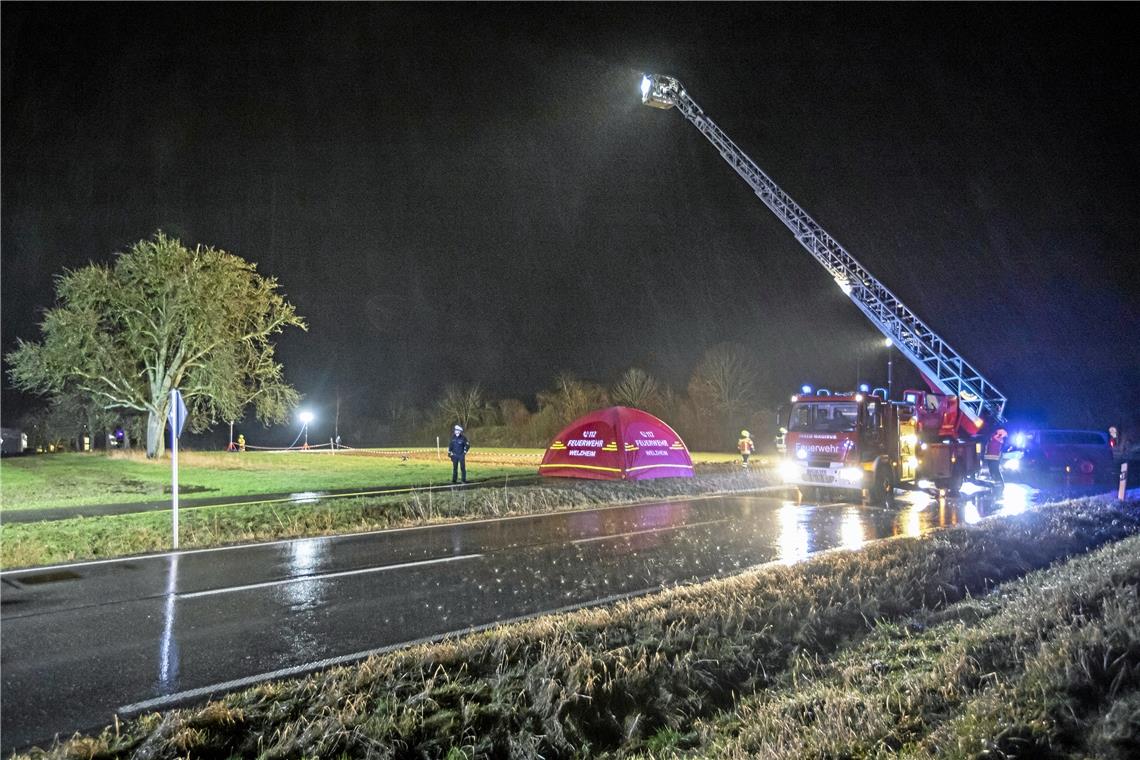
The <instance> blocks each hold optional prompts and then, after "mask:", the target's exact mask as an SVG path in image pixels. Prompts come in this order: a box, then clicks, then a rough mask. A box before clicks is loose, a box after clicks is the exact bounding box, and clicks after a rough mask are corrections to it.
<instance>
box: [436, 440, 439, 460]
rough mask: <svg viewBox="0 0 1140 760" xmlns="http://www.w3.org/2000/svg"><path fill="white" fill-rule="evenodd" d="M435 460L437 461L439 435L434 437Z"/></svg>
mask: <svg viewBox="0 0 1140 760" xmlns="http://www.w3.org/2000/svg"><path fill="white" fill-rule="evenodd" d="M435 461H437V462H438V461H439V436H438V435H437V436H436V437H435Z"/></svg>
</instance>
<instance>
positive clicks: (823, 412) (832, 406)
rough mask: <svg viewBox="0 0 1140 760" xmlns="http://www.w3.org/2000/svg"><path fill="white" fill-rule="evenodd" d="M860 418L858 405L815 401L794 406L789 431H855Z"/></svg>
mask: <svg viewBox="0 0 1140 760" xmlns="http://www.w3.org/2000/svg"><path fill="white" fill-rule="evenodd" d="M858 417H859V408H858V406H857V405H856V404H854V403H852V402H850V401H847V402H843V401H813V402H810V403H798V404H793V405H792V413H791V418H790V419H789V420H788V430H799V431H803V432H814V433H840V432H849V431H852V430H854V429H855V422H856V420H857V419H858Z"/></svg>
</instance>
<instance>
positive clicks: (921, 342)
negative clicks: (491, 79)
mask: <svg viewBox="0 0 1140 760" xmlns="http://www.w3.org/2000/svg"><path fill="white" fill-rule="evenodd" d="M641 101H642V102H643V103H644V104H645V105H648V106H652V107H654V108H661V109H669V108H676V109H677V110H678V111H679V112H680V113H681V115H683V116H684V117H685V118H686V119H687V120H688V121H689V122H690V123H691V124H692V125H693V126H695V127H696V128H697V129H698V130H699V131H700V132H701V134H703V135H704V136H705V137H706V138H707V139H708V140H709V142H711V143H712V144H713V146H714V147H715V148H716V149H717V151H718V152H719V153H720V155H721V157H722V158H723V159H724V160H725V161H726V162H727V163H728V164H729V166H731V167H732V168H733V170H734V171H736V173H737V174H739V175H740V177H741V178H742V179H743V180H744V181H745V182H747V183H748V186H749V187H751V188H752V190H753V192H755V193H756V196H757V197H758V198H760V200H761V201H763V202H764V205H765V206H767V207H768V209H769V210H770V211H771V212H772V213H773V214H775V215H776V218H777V219H779V220H780V221H781V222H783V224H784V225H785V226H786V227H787V228H788V229H789V230H790V231H791V232H792V234H793V235H794V236H795V238H796V240H797V241H799V243H800V245H802V246H803V247H804V249H805V250H807V252H808V253H810V254H811V255H812V257H814V258H815V260H816V261H818V262H819V264H820V265H821V266H823V268H824V269H826V270H827V272H828V274H829V275H831V277H832V278H833V279H834V280H835V283H836V284H837V285H838V286H839V287H840V289H841V290H842V291H843V292H844V293H845V294H846V295H847V296H848V297H849V298H850V299H851V301H852V302H853V303H854V304H855V305H856V306H857V307H858V308H859V310H860V311H861V312H863V314H864V316H866V317H867V318H868V319H869V320H871V323H872V324H874V325H875V327H877V328H878V329H879V330H880V331H881V332H882V333H883V335H885V336H886V337H887V339H888V340H889V341H890V343H891V346H892V347H893V348H894V349H896V350H898V351H899V352H900V353H901V354H902V355H903V356H905V357H906V358H907V359H908V360H910V362H911V363H912V364H914V366H915V367H917V368H918V371H919V373H920V374H921V375H922V378H923V379H924V380H925V381H926V383H927V384H928V385H929V386H930V389H931V390H930V392H927V391H907V392H906V393H905V394H904V395H903V399H902V400H901V401H899V400H888V399H887V395H888V394H887V393H886V392H882V393H876V394H871V393H843V394H830V393H829V394H823V393H822V392H820V391H816V392H815V393H814V394H812V393H810V392H805V393H804V395H803V396H797V397H795V398H793V400H792V408H791V411H790V414H791V416H790V418H789V420H788V424H787V432H786V434H785V441H784V443H785V448H786V460H785V462H784V463H783V469H784V473H785V477H786V478H787V482H789V483H792V484H796V485H805V486H806V485H812V486H822V487H827V488H852V489H867V490H869V491H872V492H874V493H876V494H877V495H879V496H889V495H890V493H891V492H892V491H893V486H895V485H901V484H905V483H918V482H921V481H923V480H929V481H931V482H932V483H933V484H935V485H938V486H940V487H944V488H949V489H951V490H957V488H958V487H959V486H960V485H961V484H962V482H963V481H964V480H965V479H966V478H968V477H972V476H973V475H974V474H975V473H976V472H977V469H978V464H979V460H980V459H981V452H980V450H979V444H978V443H977V442H976V440H975V437H976V436H978V435H979V433H980V431H981V430H982V427H983V425H984V424H985V420H986V419H987V418H989V419H992V420H994V421H995V422H999V421H1001V420H1002V418H1003V416H1004V414H1003V413H1004V411H1005V402H1006V398H1005V396H1004V395H1002V394H1001V393H999V392H998V390H997V388H995V387H994V386H993V385H992V384H991V383H990V382H989V381H988V380H986V379H985V378H984V377H983V376H982V374H981V373H980V372H979V371H978V370H976V369H975V368H974V367H972V366H971V365H970V364H969V363H968V362H967V361H966V360H965V359H964V358H963V357H962V356H961V355H960V354H959V353H958V352H957V351H955V350H954V349H952V348H951V347H950V346H949V345H948V344H947V343H946V341H945V340H943V339H942V337H941V336H939V335H938V334H937V333H935V332H934V330H932V329H930V327H929V326H928V325H927V324H926V323H925V322H923V321H922V320H921V319H919V318H918V316H917V315H916V314H915V313H914V312H913V311H911V310H910V309H909V308H907V307H906V306H905V305H904V304H903V303H902V301H900V300H899V299H898V297H897V296H895V294H894V293H892V292H891V291H890V290H889V289H888V288H887V287H886V286H885V285H884V284H883V283H881V282H880V281H879V280H878V279H876V278H875V276H874V275H872V274H871V273H870V272H869V271H867V269H866V268H865V267H864V266H863V265H862V264H860V263H859V262H858V261H857V260H856V259H855V257H854V256H852V255H851V254H850V253H848V252H847V250H846V249H845V248H844V247H843V246H842V245H840V244H839V243H838V242H837V241H836V240H835V238H833V237H831V235H829V234H828V233H827V231H826V230H824V229H823V228H822V227H821V226H820V225H819V224H818V223H816V221H815V220H814V219H812V218H811V216H809V215H808V213H807V212H806V211H804V210H803V209H802V208H800V206H799V205H797V204H796V202H795V201H794V200H792V198H791V196H789V195H788V194H787V193H786V192H784V191H783V190H782V189H780V187H779V186H778V185H777V184H776V183H775V182H774V181H773V180H772V179H771V178H770V177H769V176H768V175H767V174H765V173H764V172H763V171H761V170H760V168H759V167H758V166H757V165H756V164H755V163H754V162H753V161H752V159H750V158H749V157H748V156H747V155H745V153H744V151H742V150H741V149H740V148H738V147H737V146H736V144H735V143H733V142H732V140H730V139H729V138H728V135H726V134H725V133H724V132H723V131H722V130H721V129H720V127H718V126H717V125H716V124H715V123H714V122H713V120H712V119H710V118H709V117H708V116H707V115H706V114H705V112H704V111H702V110H701V108H700V106H698V105H697V104H696V103H695V102H694V101H693V99H692V98H690V97H689V94H688V93H687V92H686V91H685V88H684V87H683V86H682V85H681V83H680V82H679V81H677V80H676V79H674V78H673V77H669V76H662V75H659V74H647V75H645V76H644V77H643V78H642V81H641Z"/></svg>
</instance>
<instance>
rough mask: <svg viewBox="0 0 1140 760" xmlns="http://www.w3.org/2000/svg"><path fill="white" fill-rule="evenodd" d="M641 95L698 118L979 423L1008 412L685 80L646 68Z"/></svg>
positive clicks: (858, 300) (770, 203)
mask: <svg viewBox="0 0 1140 760" xmlns="http://www.w3.org/2000/svg"><path fill="white" fill-rule="evenodd" d="M641 100H642V102H643V103H645V105H648V106H652V107H654V108H662V109H668V108H673V107H675V108H676V109H677V110H678V111H680V112H681V114H682V115H683V116H684V117H685V118H686V119H688V120H689V121H690V122H692V124H693V126H695V127H696V128H697V129H698V130H700V132H701V134H703V135H704V136H705V137H707V138H708V140H709V142H711V143H712V144H713V146H714V147H716V149H717V151H719V152H720V155H721V157H722V158H723V159H724V160H725V161H727V162H728V164H729V166H731V167H732V168H733V169H735V170H736V173H737V174H739V175H740V176H741V177H742V178H743V179H744V181H745V182H747V183H748V185H749V187H751V188H752V190H753V191H754V192H755V193H756V195H757V196H758V197H759V198H760V200H762V201H764V205H765V206H767V207H768V208H769V209H771V211H772V213H774V214H775V215H776V217H777V218H778V219H779V220H780V221H781V222H783V223H784V224H785V225H786V226H787V228H788V229H789V230H791V231H792V234H793V235H795V236H796V240H798V241H800V245H802V246H803V247H804V248H806V249H807V251H808V253H810V254H811V255H812V256H814V257H815V260H816V261H818V262H819V263H820V264H822V265H823V268H824V269H826V270H827V271H828V273H829V274H830V275H831V276H832V277H833V278H834V279H835V282H836V283H837V284H838V285H839V287H840V288H842V290H843V292H844V293H846V294H847V295H848V296H849V297H850V298H851V300H852V301H854V302H855V305H856V306H858V307H859V310H860V311H862V312H863V313H864V314H865V315H866V316H867V318H868V319H869V320H871V323H872V324H874V325H875V326H876V327H877V328H879V330H880V331H882V333H883V335H885V336H887V338H889V339H890V340H891V342H892V343H893V344H894V346H895V348H897V349H898V350H899V352H900V353H902V355H903V356H905V357H906V358H908V359H910V361H911V362H913V363H914V365H915V366H916V367H917V368H918V370H919V371H920V372H921V373H922V374H923V376H924V377H925V378H926V379H927V381H928V382H930V383H931V384H933V385H934V386H935V387H936V388H938V389H939V390H940V391H941V392H942V393H946V394H949V395H953V396H957V397H958V402H959V408H961V409H962V410H963V411H965V412H966V415H967V416H968V417H969V418H970V421H971V422H972V423H974V424H975V425H977V423H978V422H979V421H980V420H981V418H982V415H983V411H985V412H988V413H989V414H991V415H992V416H993V417H995V418H996V419H997V420H1002V419H1003V418H1004V412H1005V402H1006V398H1005V396H1004V395H1002V394H1001V393H1000V392H998V390H997V388H995V387H994V386H993V384H992V383H990V382H989V381H988V380H986V379H985V378H984V377H982V374H981V373H980V372H978V371H977V370H976V369H974V368H973V367H972V366H970V364H969V362H967V361H966V360H965V359H963V358H962V356H961V355H960V354H959V353H958V352H957V351H955V350H954V349H952V348H950V346H948V345H947V344H946V341H944V340H943V339H942V338H940V337H939V336H938V334H937V333H935V332H934V330H932V329H930V327H929V326H928V325H927V324H926V323H925V322H923V321H922V320H921V319H919V318H918V315H916V314H915V313H914V312H913V311H911V310H910V309H908V308H907V307H906V306H905V305H903V303H902V301H900V300H899V299H898V297H897V296H895V294H894V293H892V292H891V291H890V290H888V289H887V287H886V286H885V285H883V283H881V282H879V280H878V279H876V278H875V276H874V275H872V274H871V273H870V272H868V271H867V269H866V268H865V267H864V266H863V265H862V264H860V263H859V262H858V261H857V260H856V259H855V257H854V256H852V255H851V254H850V253H848V252H847V250H846V249H844V247H843V246H841V245H840V244H839V243H838V242H836V240H835V239H834V238H833V237H831V235H829V234H827V231H826V230H824V229H823V228H822V227H820V226H819V224H817V223H816V221H815V220H814V219H812V218H811V217H810V216H808V214H807V212H806V211H804V210H803V209H802V208H800V207H799V206H798V205H797V204H796V202H795V201H793V200H792V199H791V197H790V196H789V195H788V194H787V193H785V192H784V191H783V190H781V189H780V187H779V185H777V184H776V183H775V182H773V181H772V179H771V178H770V177H769V176H768V175H767V174H765V173H764V172H763V171H761V170H760V167H758V166H757V165H756V164H755V163H754V162H753V161H752V159H750V158H749V157H748V156H747V155H745V153H744V151H742V150H741V149H740V148H738V147H737V146H736V144H735V143H733V142H732V140H730V139H729V138H728V135H726V134H725V133H724V132H723V131H722V130H721V128H720V127H718V126H717V125H716V124H715V123H714V122H713V120H712V119H710V118H709V117H708V116H706V115H705V112H704V111H702V110H701V108H700V106H698V105H697V104H696V103H695V102H693V99H692V98H690V97H689V95H688V93H687V92H685V88H684V87H682V86H681V83H680V82H679V81H677V80H676V79H674V78H673V77H669V76H663V75H660V74H647V75H645V77H644V79H642V83H641Z"/></svg>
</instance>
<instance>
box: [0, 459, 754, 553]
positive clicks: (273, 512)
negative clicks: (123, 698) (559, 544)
mask: <svg viewBox="0 0 1140 760" xmlns="http://www.w3.org/2000/svg"><path fill="white" fill-rule="evenodd" d="M514 453H515V452H505V451H500V452H489V453H486V454H484V456H487V457H488V460H489V461H487V462H483V463H479V462H472V463H471V464H470V470H469V472H470V474H471V475H472V476H473V477H479V478H483V477H490V475H489V473H490V472H495V473H497V474H498V475H499V479H497V480H496V481H495V482H496V483H497V484H499V485H497V486H496V487H491V486H483V487H479V488H471V489H468V490H461V491H455V492H452V491H442V492H440V491H436V492H404V493H395V494H389V495H374V496H352V497H347V498H326V499H320V500H318V501H311V502H284V503H280V502H279V503H251V504H241V505H238V506H221V507H215V506H207V507H191V508H187V507H184V508H183V509H181V510H180V518H179V523H180V529H179V539H180V540H179V543H180V546H181V547H183V548H198V547H206V546H219V545H222V544H228V543H239V542H245V541H264V540H272V539H279V538H296V537H302V536H323V535H335V534H339V533H351V532H360V531H367V530H381V529H385V528H397V527H406V526H410V525H423V524H427V523H433V522H444V521H448V520H463V519H474V518H482V517H502V516H507V515H522V514H535V513H541V512H552V511H558V510H568V509H580V508H586V507H595V506H601V505H606V504H628V503H633V502H637V501H644V500H647V499H660V498H672V497H678V496H691V495H699V494H705V493H719V492H734V491H736V492H738V491H747V490H752V489H755V488H758V487H761V486H764V485H768V484H770V483H771V482H772V481H771V477H770V474H769V473H768V471H766V470H762V469H755V470H751V471H749V472H748V473H745V472H742V471H740V470H737V469H735V468H731V467H727V466H724V467H721V468H719V469H718V468H716V467H715V466H714V465H708V466H704V465H702V466H701V469H702V471H703V473H702V474H700V475H698V476H697V477H694V478H692V479H663V480H649V481H637V482H630V483H625V482H602V481H577V480H566V479H548V480H545V481H543V482H541V483H535V484H529V485H509V484H510V480H511V478H512V477H514V478H516V479H517V478H521V477H523V476H528V477H529V476H532V475H533V474H534V472H535V464H534V463H530V464H526V465H524V466H513V465H505V464H498V465H496V464H494V462H495V461H508V458H507V457H506V456H504V455H505V454H514ZM209 456H213V455H209ZM219 456H221V458H222V461H223V463H227V464H228V463H229V462H230V461H232V460H233V459H239V460H240V459H242V457H243V456H244V455H230V456H231V458H230V459H226V458H225V456H224V455H219ZM263 456H267V457H270V458H271V459H270V461H269V464H273V463H274V462H276V467H277V470H276V472H281V471H282V469H283V468H282V464H281V463H282V462H288V466H289V467H292V462H293V461H299V463H300V464H301V465H306V466H307V465H308V464H309V462H311V461H313V460H315V459H319V460H322V461H326V462H330V463H331V462H333V461H334V460H335V462H337V463H338V464H339V463H343V462H345V461H346V460H350V459H351V460H354V462H355V463H354V464H353V466H354V467H357V468H358V469H365V470H367V471H368V472H371V473H375V474H376V475H377V477H385V478H388V480H387V482H388V483H389V484H390V485H393V486H395V485H410V484H412V483H415V482H416V481H415V480H414V479H413V478H414V474H409V472H413V471H409V470H405V469H402V468H403V466H404V465H406V464H408V462H403V461H401V460H400V459H399V458H385V457H365V456H352V457H350V456H342V455H341V454H337V455H334V456H327V455H312V454H295V455H291V456H292V457H295V460H283V459H281V455H263ZM273 457H276V459H275V460H274V459H273ZM408 461H409V462H411V461H413V460H411V459H409V460H408ZM534 461H535V462H537V457H536V458H535V460H534ZM361 462H362V463H363V466H362V465H361V464H360V463H361ZM109 464H110V465H112V466H113V465H116V464H119V463H117V462H115V461H114V460H110V463H109ZM126 464H135V462H127V463H126ZM107 465H108V463H106V462H105V463H104V464H103V465H102V466H103V468H104V471H102V472H101V474H100V477H101V478H104V480H109V479H110V478H111V477H112V474H111V473H108V472H107V471H106V470H107V469H108V466H107ZM263 466H264V465H263ZM341 466H344V465H341ZM434 466H436V467H438V466H439V465H434ZM5 467H7V465H5ZM476 467H477V468H478V469H477V470H476V469H475V468H476ZM492 467H497V469H495V470H492V469H491V468H492ZM706 468H707V469H706ZM6 471H7V470H6ZM111 472H112V473H113V467H112V469H111ZM352 473H353V477H356V478H359V477H362V476H360V475H359V473H358V472H356V471H352ZM334 475H335V473H334ZM287 476H288V478H292V479H293V480H291V481H290V482H292V483H294V484H296V486H295V487H297V488H299V489H302V490H315V489H314V488H313V487H312V486H301V485H300V483H301V482H302V481H300V480H298V479H297V477H298V476H297V475H296V474H295V473H288V474H287ZM446 476H447V478H448V479H449V478H450V467H448V469H447V474H446ZM126 477H129V471H128V475H126ZM281 477H282V480H285V478H286V474H284V473H283V474H282V476H281ZM218 480H219V481H220V478H219V479H218ZM211 482H218V481H211ZM333 482H334V483H336V486H337V487H346V486H345V485H344V481H333ZM508 486H509V487H508ZM60 488H62V486H61V487H60ZM4 498H5V500H7V499H8V490H7V484H5V489H4ZM170 540H171V538H170V512H169V511H168V510H167V511H159V512H142V513H135V514H125V515H107V516H100V517H77V518H70V519H65V520H52V521H43V522H31V523H0V567H3V568H5V569H11V568H16V567H30V566H34V565H46V564H53V563H58V562H70V561H75V560H83V559H101V558H106V557H119V556H125V555H129V554H140V553H144V552H153V551H162V550H165V549H167V548H169V546H170Z"/></svg>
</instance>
